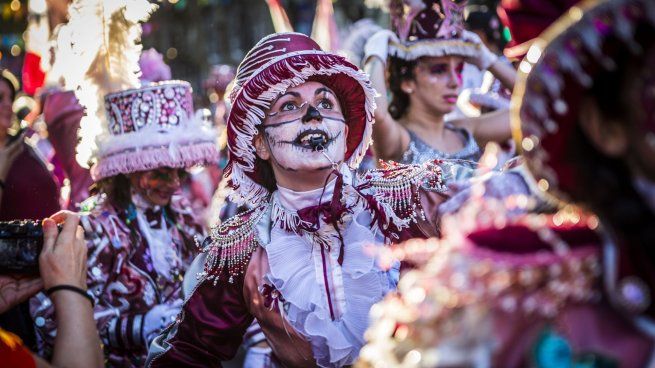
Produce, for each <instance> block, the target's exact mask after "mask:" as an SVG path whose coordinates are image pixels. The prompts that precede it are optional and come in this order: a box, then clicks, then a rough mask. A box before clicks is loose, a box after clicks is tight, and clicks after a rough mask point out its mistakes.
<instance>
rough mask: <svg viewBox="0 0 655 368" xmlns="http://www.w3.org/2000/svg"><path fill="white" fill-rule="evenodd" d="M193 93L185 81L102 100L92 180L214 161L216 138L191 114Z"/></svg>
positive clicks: (158, 85) (164, 83)
mask: <svg viewBox="0 0 655 368" xmlns="http://www.w3.org/2000/svg"><path fill="white" fill-rule="evenodd" d="M191 93H192V90H191V85H189V83H187V82H183V81H164V82H158V83H152V84H148V85H145V86H142V87H141V88H136V89H129V90H124V91H121V92H117V93H110V94H108V95H106V96H105V112H106V117H107V131H105V132H104V133H103V134H101V135H100V136H98V138H97V144H98V149H97V151H96V153H95V160H96V162H95V163H94V165H93V167H92V168H91V175H92V176H93V179H94V180H95V181H98V180H100V179H103V178H107V177H110V176H114V175H117V174H130V173H133V172H137V171H145V170H153V169H157V168H160V167H173V168H187V167H191V166H194V165H201V164H209V163H214V162H217V161H218V158H219V152H218V149H217V148H216V133H215V131H214V130H213V129H212V128H211V127H209V126H208V125H207V124H205V123H204V122H203V121H202V119H200V118H199V117H196V116H195V115H194V111H193V98H192V94H191Z"/></svg>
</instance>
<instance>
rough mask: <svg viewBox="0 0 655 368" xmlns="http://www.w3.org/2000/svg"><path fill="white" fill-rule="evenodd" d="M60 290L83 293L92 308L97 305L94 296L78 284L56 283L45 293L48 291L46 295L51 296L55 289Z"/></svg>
mask: <svg viewBox="0 0 655 368" xmlns="http://www.w3.org/2000/svg"><path fill="white" fill-rule="evenodd" d="M59 290H68V291H72V292H74V293H77V294H80V295H82V296H83V297H85V298H86V299H87V300H88V301H90V302H91V308H93V307H95V305H96V303H95V302H94V301H93V297H92V296H91V295H89V294H88V293H87V292H86V291H84V290H82V289H80V288H78V287H77V286H73V285H56V286H53V287H51V288H50V289H47V290H46V291H45V293H46V295H48V296H50V294H52V293H54V292H55V291H59Z"/></svg>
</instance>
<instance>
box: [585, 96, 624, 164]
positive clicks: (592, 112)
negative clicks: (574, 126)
mask: <svg viewBox="0 0 655 368" xmlns="http://www.w3.org/2000/svg"><path fill="white" fill-rule="evenodd" d="M626 118H627V117H626ZM579 120H580V126H581V128H582V131H583V132H584V133H585V135H586V136H587V138H589V140H590V141H591V143H592V144H593V145H594V147H596V149H597V150H599V151H600V152H602V153H604V154H605V155H607V156H610V157H620V156H623V155H624V154H625V153H626V152H627V149H628V132H627V131H626V130H625V125H624V124H622V123H621V122H620V121H616V120H613V119H607V118H604V117H603V116H602V115H601V113H600V111H599V110H598V107H597V106H596V103H595V102H593V101H591V100H590V99H585V100H584V101H582V105H581V107H580V115H579Z"/></svg>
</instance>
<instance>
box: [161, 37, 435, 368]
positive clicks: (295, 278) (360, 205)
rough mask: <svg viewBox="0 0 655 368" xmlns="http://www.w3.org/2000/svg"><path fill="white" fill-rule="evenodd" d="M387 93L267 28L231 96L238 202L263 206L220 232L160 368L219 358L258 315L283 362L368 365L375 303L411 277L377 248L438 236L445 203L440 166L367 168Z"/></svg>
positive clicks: (345, 65) (198, 265) (166, 342)
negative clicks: (378, 96) (386, 263)
mask: <svg viewBox="0 0 655 368" xmlns="http://www.w3.org/2000/svg"><path fill="white" fill-rule="evenodd" d="M374 96H375V92H374V91H373V89H372V88H371V85H370V82H369V80H368V78H367V77H366V74H364V73H363V72H362V71H360V70H358V69H357V67H356V66H354V65H353V64H351V63H350V62H348V61H346V60H345V58H343V57H341V56H337V55H334V54H331V53H327V52H324V51H322V50H321V49H320V47H319V46H318V45H317V44H316V43H315V42H314V41H313V40H311V39H310V38H309V37H307V36H305V35H302V34H298V33H278V34H273V35H270V36H267V37H265V38H263V39H262V40H261V41H260V42H259V43H258V44H257V45H255V47H254V48H253V49H252V50H251V51H250V52H249V53H248V54H247V56H246V57H245V59H244V61H243V62H242V63H241V65H240V66H239V68H238V71H237V77H236V84H235V88H234V90H233V92H232V94H231V97H230V99H231V102H232V107H231V110H230V115H229V117H228V122H227V130H228V150H229V152H230V156H229V157H230V160H229V163H228V168H227V170H228V173H229V178H230V180H231V181H230V186H231V187H232V188H233V189H234V200H236V201H237V202H239V203H249V204H251V205H253V206H254V207H253V208H252V209H251V210H249V211H246V212H242V213H241V214H239V215H236V216H235V217H233V218H231V219H229V220H227V221H225V222H224V223H223V224H222V225H220V226H218V227H216V228H214V229H213V230H212V232H211V236H210V237H209V238H207V240H206V241H205V245H204V250H203V253H202V254H201V255H200V256H199V257H198V258H197V259H196V260H195V261H194V264H193V266H192V269H193V270H195V271H196V272H197V273H198V279H197V280H195V279H190V282H189V284H187V285H186V286H185V290H186V291H187V292H186V293H185V294H186V295H187V298H186V300H185V303H184V306H183V308H182V312H181V313H180V314H179V315H178V318H177V320H176V322H175V324H174V325H172V326H171V327H170V328H168V329H167V330H166V331H165V332H164V333H163V334H162V335H161V336H159V337H158V338H157V339H155V341H154V342H153V344H152V346H151V348H150V356H149V366H153V367H164V366H179V365H203V364H210V365H215V366H219V365H220V362H223V361H226V360H230V359H231V358H232V357H233V356H234V354H235V353H236V351H237V349H238V347H239V345H240V344H241V341H242V338H243V336H244V334H245V333H246V329H247V328H248V326H250V324H251V322H252V321H253V320H254V319H256V320H257V322H258V323H259V325H260V327H261V329H262V330H263V332H264V335H265V336H266V340H267V342H268V344H269V345H270V347H271V348H272V351H273V355H274V357H275V359H274V361H273V364H281V365H284V366H299V365H310V366H314V365H319V366H324V367H336V366H344V365H350V364H353V363H354V362H355V360H356V359H357V357H358V354H359V349H360V347H361V345H362V344H363V342H364V335H363V334H364V331H365V330H366V328H367V326H368V323H369V319H368V312H369V310H370V308H371V306H372V305H373V304H375V303H376V302H378V301H379V300H381V298H382V297H383V296H384V295H385V294H386V293H387V292H389V291H390V290H393V289H394V288H395V285H396V280H397V277H398V268H399V265H398V264H397V263H393V264H391V265H390V266H391V267H386V268H384V267H382V266H381V265H380V264H378V263H376V262H374V260H373V258H371V256H370V254H369V248H371V250H372V249H376V248H381V247H384V244H389V243H391V242H395V241H400V240H402V239H407V238H410V237H416V236H419V237H424V236H430V234H433V235H434V234H437V232H438V227H437V224H436V221H437V216H436V215H437V213H436V211H435V206H436V205H437V204H438V203H441V202H442V201H443V200H444V199H445V197H446V194H445V190H446V188H445V187H444V186H443V183H442V180H441V168H440V166H439V163H438V162H432V161H431V162H427V163H425V164H422V165H409V166H403V165H396V164H393V165H390V166H388V167H387V168H385V169H382V170H376V171H371V172H368V173H366V174H364V175H362V176H360V175H358V174H356V173H355V170H356V169H357V167H358V165H359V162H360V160H361V159H362V157H363V155H364V154H365V152H366V149H367V147H368V145H369V144H370V140H371V130H372V124H373V111H374V108H375V100H374ZM189 272H190V271H189ZM189 277H193V276H191V275H190V274H189V276H188V278H189Z"/></svg>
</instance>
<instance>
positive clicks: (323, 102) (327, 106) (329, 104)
mask: <svg viewBox="0 0 655 368" xmlns="http://www.w3.org/2000/svg"><path fill="white" fill-rule="evenodd" d="M318 107H319V108H321V109H331V108H332V102H331V101H330V100H321V102H319V103H318Z"/></svg>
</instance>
